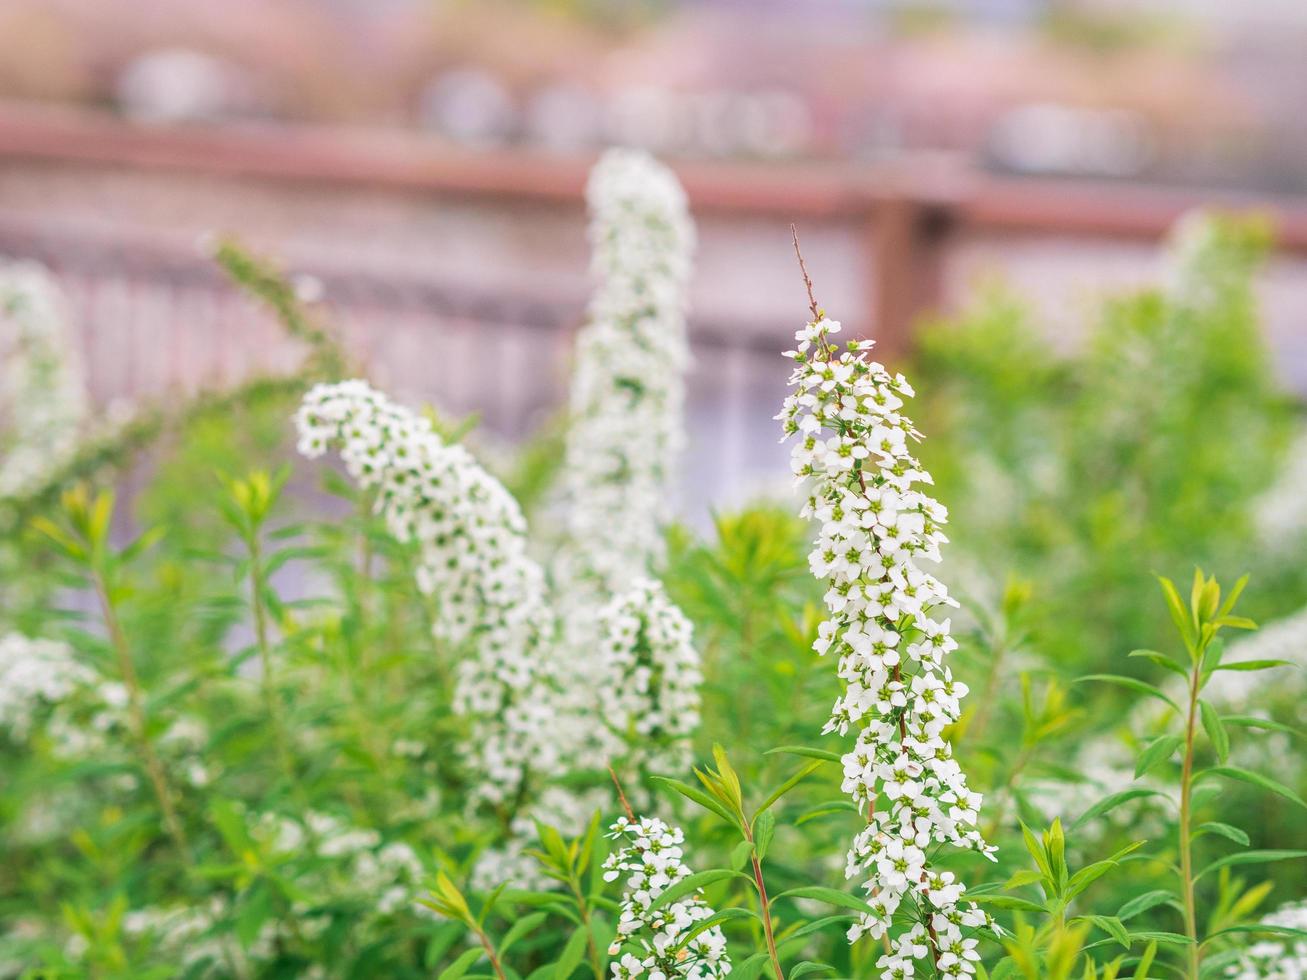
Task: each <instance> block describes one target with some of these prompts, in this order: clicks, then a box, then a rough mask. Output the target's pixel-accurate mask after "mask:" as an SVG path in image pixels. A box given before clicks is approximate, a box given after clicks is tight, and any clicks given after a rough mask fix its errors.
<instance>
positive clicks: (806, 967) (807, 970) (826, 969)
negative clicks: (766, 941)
mask: <svg viewBox="0 0 1307 980" xmlns="http://www.w3.org/2000/svg"><path fill="white" fill-rule="evenodd" d="M834 972H835V967H833V966H828V965H826V964H825V963H814V962H813V961H812V960H804V961H803V962H802V963H795V964H794V966H793V967H791V968H790V971H789V973H788V974H787V976H788V977H789V978H790V980H799V977H806V976H809V975H810V974H813V973H834Z"/></svg>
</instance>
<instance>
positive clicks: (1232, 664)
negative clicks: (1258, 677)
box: [1215, 660, 1296, 671]
mask: <svg viewBox="0 0 1307 980" xmlns="http://www.w3.org/2000/svg"><path fill="white" fill-rule="evenodd" d="M1294 666H1296V664H1294V662H1293V661H1292V660H1231V661H1229V662H1228V663H1223V664H1218V665H1217V666H1216V668H1215V669H1216V670H1244V671H1247V670H1270V669H1271V668H1272V667H1294Z"/></svg>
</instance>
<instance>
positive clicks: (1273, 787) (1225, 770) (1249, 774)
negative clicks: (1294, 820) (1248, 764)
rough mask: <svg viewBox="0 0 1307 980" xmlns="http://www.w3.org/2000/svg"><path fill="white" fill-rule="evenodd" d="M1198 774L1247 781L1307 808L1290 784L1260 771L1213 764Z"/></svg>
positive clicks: (1306, 804)
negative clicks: (1286, 784)
mask: <svg viewBox="0 0 1307 980" xmlns="http://www.w3.org/2000/svg"><path fill="white" fill-rule="evenodd" d="M1198 775H1199V776H1200V777H1201V776H1224V777H1226V778H1227V779H1237V780H1239V781H1240V782H1245V783H1248V784H1250V785H1252V786H1257V787H1259V788H1261V789H1264V790H1266V791H1267V792H1269V793H1274V794H1275V795H1276V796H1282V797H1284V799H1286V800H1289V801H1290V802H1292V803H1296V804H1298V805H1299V806H1300V807H1302V808H1303V809H1307V803H1305V802H1303V799H1302V797H1300V796H1299V795H1298V794H1297V793H1295V792H1294V791H1293V790H1291V789H1289V787H1288V786H1285V785H1284V784H1283V783H1277V782H1276V781H1275V780H1274V779H1271V778H1270V777H1269V776H1263V775H1262V774H1261V773H1259V772H1253V771H1251V770H1249V769H1240V768H1239V767H1238V766H1213V767H1212V768H1210V769H1204V770H1203V771H1202V772H1200V773H1199V774H1198Z"/></svg>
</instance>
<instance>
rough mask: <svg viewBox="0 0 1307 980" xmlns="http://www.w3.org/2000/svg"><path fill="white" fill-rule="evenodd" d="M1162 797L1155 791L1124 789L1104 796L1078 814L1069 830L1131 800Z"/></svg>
mask: <svg viewBox="0 0 1307 980" xmlns="http://www.w3.org/2000/svg"><path fill="white" fill-rule="evenodd" d="M1163 795H1165V794H1163V793H1162V792H1161V791H1159V790H1155V789H1126V790H1122V791H1121V792H1119V793H1113V794H1112V795H1111V796H1106V797H1104V798H1103V799H1101V800H1099V801H1098V802H1097V803H1095V804H1094V805H1093V806H1091V807H1090V808H1089V809H1088V810H1086V811H1085V812H1084V813H1082V814H1080V816H1079V817H1078V818H1076V822H1075V823H1073V824H1072V825H1071V829H1072V830H1075V829H1076V828H1077V827H1079V826H1081V825H1082V824H1086V823H1088V822H1089V821H1090V820H1093V819H1094V818H1095V817H1101V816H1102V815H1103V814H1105V813H1108V812H1110V811H1112V810H1115V809H1116V808H1117V807H1119V806H1120V805H1121V804H1122V803H1129V802H1130V801H1131V800H1138V799H1143V798H1144V797H1145V796H1163Z"/></svg>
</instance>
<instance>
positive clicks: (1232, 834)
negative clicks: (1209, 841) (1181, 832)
mask: <svg viewBox="0 0 1307 980" xmlns="http://www.w3.org/2000/svg"><path fill="white" fill-rule="evenodd" d="M1199 834H1219V835H1220V836H1221V837H1224V838H1225V839H1226V840H1232V841H1234V842H1235V843H1236V844H1240V845H1242V846H1244V847H1247V846H1248V844H1249V843H1250V841H1249V840H1248V835H1247V834H1245V833H1244V832H1243V831H1242V830H1240V829H1239V828H1238V827H1232V826H1230V825H1229V824H1228V823H1219V822H1217V821H1215V820H1212V821H1209V822H1207V823H1205V824H1202V825H1201V826H1199V827H1196V828H1195V829H1194V836H1195V837H1196V836H1198V835H1199Z"/></svg>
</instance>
